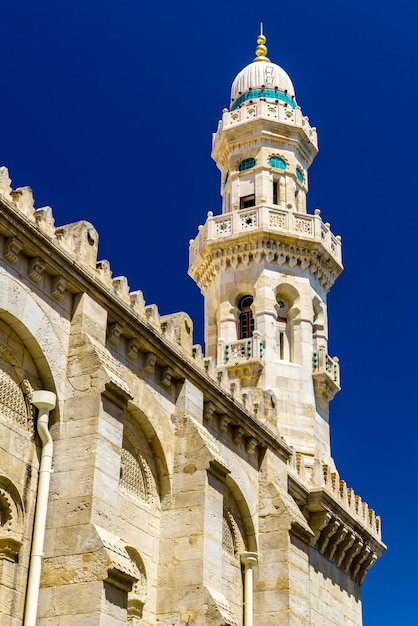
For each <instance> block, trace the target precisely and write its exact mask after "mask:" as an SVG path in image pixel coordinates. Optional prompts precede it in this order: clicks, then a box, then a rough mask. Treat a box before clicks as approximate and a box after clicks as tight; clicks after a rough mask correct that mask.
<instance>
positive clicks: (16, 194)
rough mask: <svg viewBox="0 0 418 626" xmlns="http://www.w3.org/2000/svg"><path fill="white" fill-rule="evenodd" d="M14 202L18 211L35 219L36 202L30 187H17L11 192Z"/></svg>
mask: <svg viewBox="0 0 418 626" xmlns="http://www.w3.org/2000/svg"><path fill="white" fill-rule="evenodd" d="M10 196H11V198H12V201H13V202H14V204H15V206H16V208H17V209H19V210H20V211H22V213H24V214H25V215H26V216H27V217H29V218H31V219H34V213H35V207H34V204H35V200H34V198H33V193H32V189H31V188H30V187H17V188H16V189H12V190H11V192H10Z"/></svg>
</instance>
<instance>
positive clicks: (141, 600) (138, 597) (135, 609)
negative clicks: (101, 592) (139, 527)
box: [125, 546, 147, 625]
mask: <svg viewBox="0 0 418 626" xmlns="http://www.w3.org/2000/svg"><path fill="white" fill-rule="evenodd" d="M125 550H126V552H127V553H128V554H129V557H130V559H131V561H133V563H134V565H135V569H136V570H137V572H138V575H139V577H138V580H137V581H136V583H134V584H133V585H132V591H130V592H129V593H128V606H127V623H128V624H132V625H134V624H137V623H138V624H139V623H140V620H142V613H143V610H144V605H145V602H146V599H147V573H146V570H145V565H144V561H143V560H142V558H141V555H140V554H139V552H138V551H137V550H136V549H135V548H133V547H132V546H125Z"/></svg>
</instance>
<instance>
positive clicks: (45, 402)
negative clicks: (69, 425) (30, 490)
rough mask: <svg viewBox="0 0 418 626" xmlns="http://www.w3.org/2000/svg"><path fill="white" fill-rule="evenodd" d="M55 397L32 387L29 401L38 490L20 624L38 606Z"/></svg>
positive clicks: (30, 619) (27, 625) (30, 623)
mask: <svg viewBox="0 0 418 626" xmlns="http://www.w3.org/2000/svg"><path fill="white" fill-rule="evenodd" d="M56 400H57V397H56V395H55V393H53V392H52V391H44V390H41V391H34V392H33V393H32V397H31V403H32V404H33V405H34V406H35V407H36V408H37V409H38V434H39V437H40V439H41V442H42V452H41V464H40V468H39V481H38V492H37V497H36V509H35V522H34V527H33V537H32V551H31V558H30V564H29V577H28V587H27V592H26V605H25V616H24V620H23V623H24V626H35V623H36V613H37V610H38V598H39V584H40V580H41V561H42V556H43V550H44V538H45V526H46V512H47V509H48V493H49V481H50V477H51V472H52V469H51V467H52V453H53V449H54V447H53V443H52V437H51V435H50V433H49V430H48V421H49V412H50V411H51V410H52V409H53V408H55V404H56Z"/></svg>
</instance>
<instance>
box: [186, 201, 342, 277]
mask: <svg viewBox="0 0 418 626" xmlns="http://www.w3.org/2000/svg"><path fill="white" fill-rule="evenodd" d="M257 231H270V232H277V233H280V234H281V235H282V236H284V237H289V239H292V240H299V241H300V240H305V241H307V242H308V241H311V242H312V243H313V242H317V243H320V244H322V246H323V247H324V248H325V250H326V251H327V252H328V253H329V254H330V256H331V257H332V258H333V259H334V260H335V261H336V263H337V265H339V266H340V267H342V260H341V238H340V237H339V236H335V235H333V233H332V232H331V230H330V227H329V224H328V223H324V222H323V221H322V220H321V217H320V211H319V209H316V210H315V215H309V214H308V213H295V212H294V211H289V210H287V209H282V208H280V207H277V208H272V207H270V206H266V205H259V206H255V207H252V208H251V209H242V210H240V211H232V212H230V213H222V214H221V215H216V216H213V214H212V212H211V211H209V213H208V219H207V220H206V224H204V225H203V226H199V233H198V235H197V237H196V238H195V239H194V240H193V241H192V242H191V243H190V266H192V265H193V264H194V263H195V262H196V260H197V258H198V256H199V254H200V252H201V250H202V249H203V248H204V247H205V246H206V244H207V243H209V242H215V241H216V240H222V239H225V238H227V237H230V236H231V235H237V234H243V233H249V232H257ZM340 271H341V270H340Z"/></svg>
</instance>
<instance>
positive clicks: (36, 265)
mask: <svg viewBox="0 0 418 626" xmlns="http://www.w3.org/2000/svg"><path fill="white" fill-rule="evenodd" d="M44 269H45V263H44V262H43V260H42V259H41V258H40V257H39V256H37V257H35V258H34V259H31V260H30V261H29V278H31V279H32V280H33V281H34V282H35V283H38V282H39V281H40V280H41V278H42V272H43V271H44Z"/></svg>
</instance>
